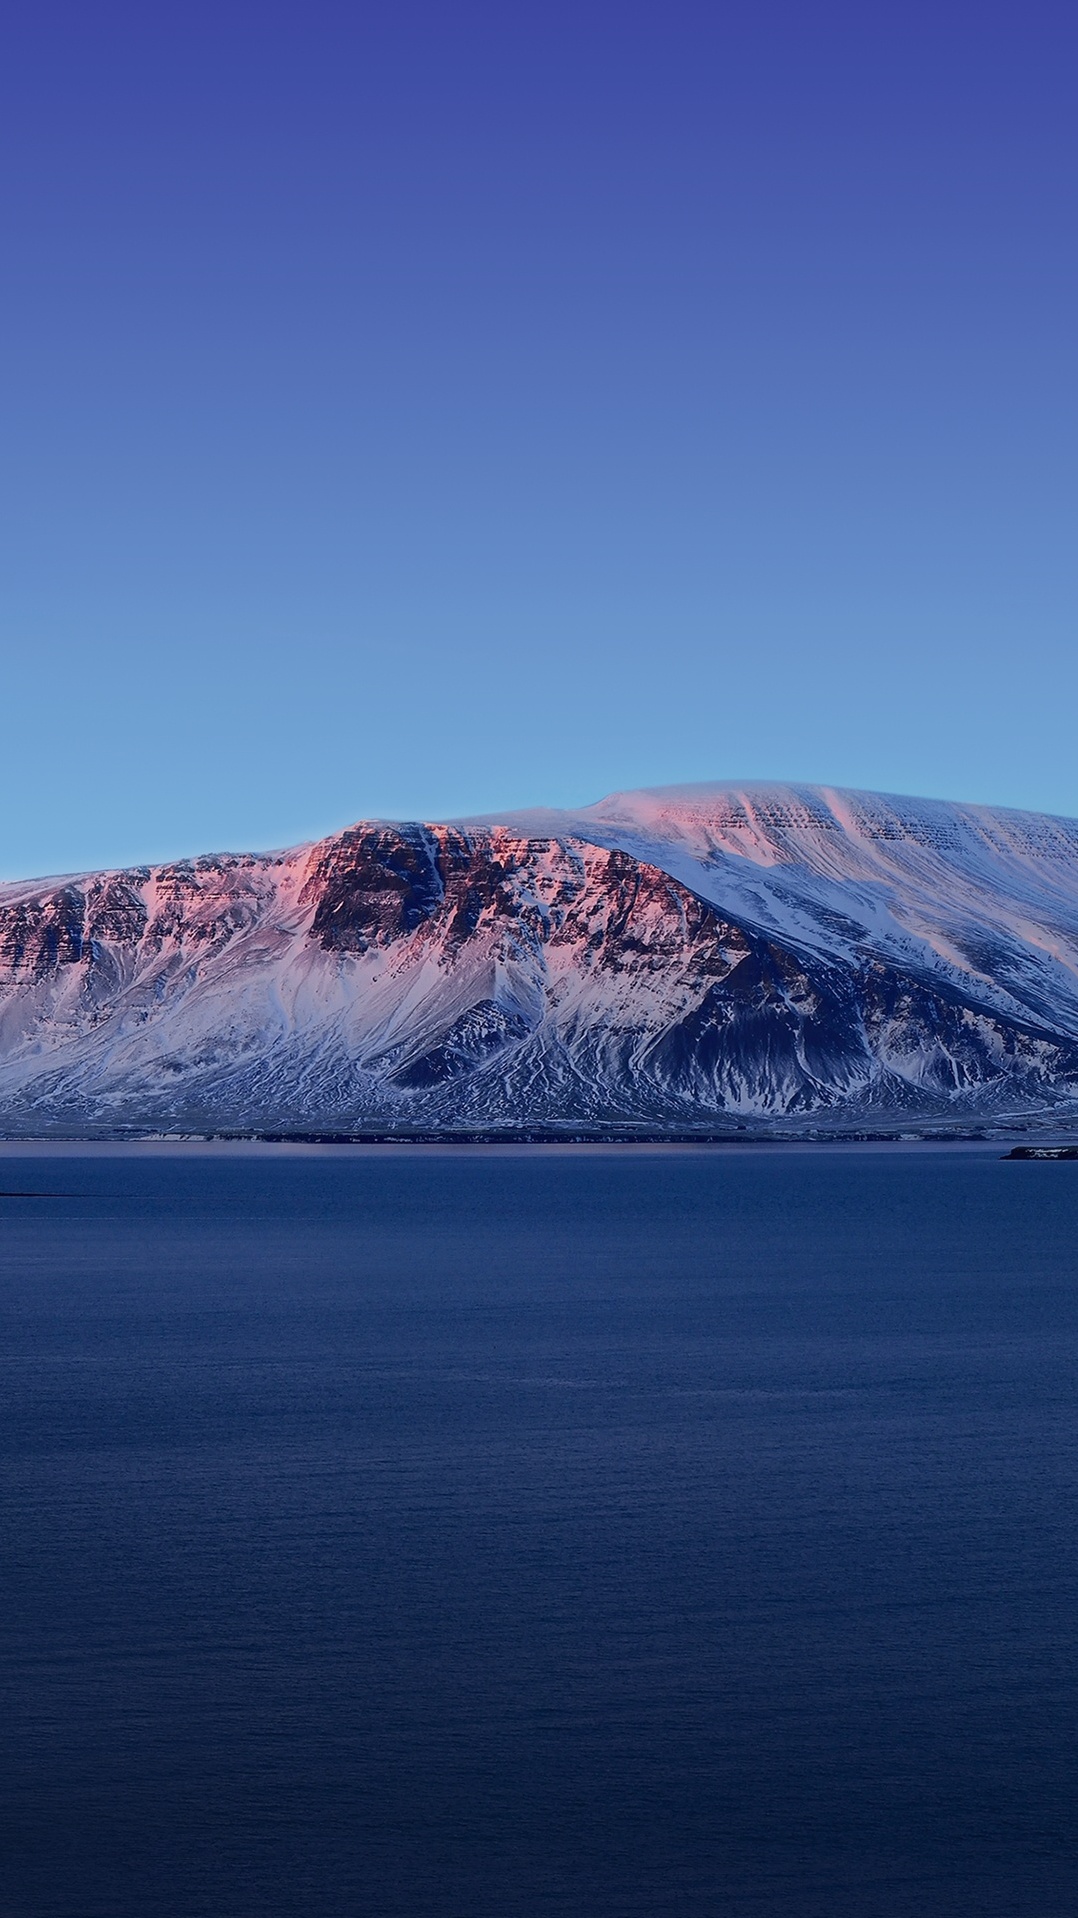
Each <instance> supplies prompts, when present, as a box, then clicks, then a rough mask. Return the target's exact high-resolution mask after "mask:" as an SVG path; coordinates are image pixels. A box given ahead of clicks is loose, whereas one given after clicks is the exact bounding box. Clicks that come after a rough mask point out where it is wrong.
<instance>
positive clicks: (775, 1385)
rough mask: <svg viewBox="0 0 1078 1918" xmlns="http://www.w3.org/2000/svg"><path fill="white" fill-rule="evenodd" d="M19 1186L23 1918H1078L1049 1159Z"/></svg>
mask: <svg viewBox="0 0 1078 1918" xmlns="http://www.w3.org/2000/svg"><path fill="white" fill-rule="evenodd" d="M0 1150H2V1149H0ZM0 1187H3V1188H5V1189H8V1190H11V1189H19V1190H26V1189H31V1190H35V1191H42V1192H53V1193H64V1194H71V1195H75V1196H70V1197H55V1198H47V1199H14V1198H13V1199H4V1200H2V1201H0V1306H2V1340H3V1343H2V1357H3V1393H2V1402H0V1417H2V1491H0V1500H2V1519H3V1534H2V1535H3V1541H4V1543H3V1552H4V1561H3V1563H4V1575H3V1581H2V1600H0V1623H2V1629H3V1652H4V1696H3V1701H2V1719H0V1741H2V1746H3V1779H2V1784H3V1808H4V1847H3V1850H4V1861H5V1862H4V1866H3V1874H4V1885H5V1889H4V1892H3V1896H2V1904H3V1909H4V1910H5V1912H10V1913H11V1914H12V1915H13V1918H159V1915H163V1914H168V1915H171V1914H182V1918H351V1914H357V1915H358V1914H362V1915H363V1918H427V1915H428V1914H430V1915H431V1918H435V1915H437V1918H484V1915H485V1914H490V1918H503V1915H504V1918H512V1915H513V1914H519V1915H520V1918H533V1914H534V1918H540V1915H542V1918H547V1915H548V1914H549V1918H555V1914H557V1918H562V1915H563V1914H564V1918H622V1915H623V1914H624V1915H625V1918H628V1915H629V1914H640V1918H659V1915H660V1914H667V1913H669V1914H677V1915H678V1918H703V1914H708V1918H711V1915H712V1914H715V1915H716V1918H718V1915H719V1914H721V1918H742V1915H744V1918H750V1914H751V1918H762V1915H763V1914H768V1915H769V1914H791V1915H796V1918H802V1915H803V1918H884V1915H886V1918H892V1915H893V1914H896V1915H897V1914H901V1915H902V1918H907V1915H908V1918H937V1915H938V1918H964V1915H965V1914H970V1918H973V1915H974V1914H976V1918H986V1914H988V1915H994V1914H1004V1913H1008V1914H1010V1913H1015V1914H1018V1913H1020V1914H1023V1915H1024V1918H1055V1914H1060V1915H1062V1914H1066V1915H1067V1918H1073V1913H1074V1911H1075V1909H1076V1908H1078V1849H1076V1807H1078V1732H1076V1727H1078V1523H1076V1520H1078V1513H1076V1493H1078V1269H1076V1268H1078V1165H1074V1166H1071V1165H1065V1164H1064V1165H1042V1164H1004V1163H1000V1161H999V1159H998V1158H997V1156H996V1155H995V1153H994V1152H993V1151H992V1150H986V1151H985V1152H960V1151H950V1150H948V1149H945V1148H943V1149H940V1150H939V1151H937V1152H924V1151H921V1152H916V1151H911V1152H901V1151H894V1152H879V1153H875V1154H873V1153H870V1152H858V1151H852V1150H851V1151H841V1150H840V1151H818V1152H813V1151H804V1152H786V1151H775V1152H771V1153H769V1152H767V1151H765V1150H760V1151H751V1150H746V1151H737V1150H716V1151H712V1152H706V1151H700V1152H690V1151H667V1152H661V1151H660V1152H647V1151H642V1150H640V1151H636V1152H633V1151H626V1152H602V1151H598V1152H590V1153H589V1152H579V1153H576V1154H563V1153H560V1152H555V1151H547V1152H543V1151H538V1152H530V1153H528V1152H520V1153H516V1154H514V1153H496V1152H490V1151H487V1152H484V1151H482V1150H478V1151H464V1150H456V1151H447V1152H441V1153H438V1152H426V1153H424V1152H411V1153H408V1152H398V1151H395V1150H394V1149H392V1148H387V1149H377V1148H375V1149H371V1150H369V1151H367V1152H359V1153H353V1152H347V1151H341V1152H338V1153H334V1152H333V1151H329V1152H323V1153H310V1154H307V1155H303V1154H295V1153H294V1154H279V1153H274V1152H272V1151H270V1150H266V1151H265V1152H264V1153H263V1154H262V1155H261V1156H259V1155H247V1156H234V1157H227V1156H221V1155H218V1156H216V1157H214V1156H212V1155H210V1154H208V1153H206V1154H202V1155H197V1154H186V1155H184V1154H178V1153H177V1154H171V1155H169V1154H161V1155H158V1156H156V1157H149V1156H142V1157H138V1156H127V1157H116V1158H62V1159H61V1158H53V1159H47V1158H44V1157H40V1158H36V1159H27V1158H22V1157H19V1158H16V1157H11V1158H7V1159H4V1160H3V1162H2V1163H0Z"/></svg>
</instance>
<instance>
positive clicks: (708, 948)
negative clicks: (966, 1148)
mask: <svg viewBox="0 0 1078 1918" xmlns="http://www.w3.org/2000/svg"><path fill="white" fill-rule="evenodd" d="M1023 1115H1025V1116H1026V1117H1027V1118H1028V1119H1030V1120H1034V1119H1035V1118H1036V1116H1037V1115H1041V1116H1045V1117H1049V1116H1050V1117H1054V1118H1056V1119H1058V1120H1062V1119H1065V1118H1068V1117H1071V1116H1073V1117H1074V1118H1076V1119H1078V821H1072V820H1067V819H1055V818H1049V817H1045V816H1042V815H1039V814H1033V813H1022V812H1011V811H1003V810H1000V809H994V808H989V807H984V806H959V805H950V804H944V803H943V802H936V801H928V800H916V799H900V798H894V797H882V796H879V795H876V794H872V793H860V792H849V791H834V790H830V789H824V788H817V787H803V786H775V785H767V786H762V785H754V786H737V787H734V786H725V785H714V786H695V787H683V788H668V789H663V790H660V791H652V792H637V793H616V794H614V795H612V796H611V797H610V798H608V799H605V800H603V801H601V802H600V803H599V804H598V805H595V806H590V807H587V808H585V809H584V810H583V811H582V812H580V813H574V814H569V813H564V812H533V813H520V814H509V815H505V816H502V817H500V818H490V819H483V820H471V821H461V822H457V823H455V824H450V825H430V824H390V823H386V822H381V821H377V822H370V823H365V824H362V825H357V826H353V827H351V828H349V829H348V830H347V831H345V832H342V833H339V834H337V835H335V836H334V837H332V838H330V839H326V840H323V841H321V842H319V843H318V844H316V845H312V846H301V847H298V848H296V849H294V850H292V851H288V852H282V853H267V854H246V855H242V856H233V855H218V856H212V857H206V858H198V859H192V860H189V861H182V862H180V863H178V864H173V865H168V866H158V867H153V868H139V869H137V870H133V871H129V872H107V873H94V874H90V875H88V876H82V877H78V878H66V879H62V880H51V881H38V882H35V883H25V884H9V885H6V886H2V887H0V1130H2V1131H4V1132H6V1133H8V1134H20V1133H41V1132H53V1131H57V1132H67V1133H78V1132H84V1131H109V1130H119V1129H121V1128H122V1129H130V1128H134V1129H143V1130H155V1131H161V1130H164V1131H175V1130H182V1131H220V1130H261V1131H267V1130H270V1131H296V1130H302V1131H321V1130H324V1131H333V1132H348V1131H372V1130H373V1131H388V1130H394V1129H396V1130H400V1131H403V1132H407V1131H412V1130H424V1131H430V1130H441V1129H450V1128H454V1127H455V1128H463V1129H482V1130H488V1131H489V1130H499V1129H506V1130H510V1131H512V1130H517V1131H519V1130H526V1129H528V1128H534V1129H547V1130H550V1129H554V1130H557V1129H561V1128H566V1129H568V1130H573V1129H579V1128H585V1129H601V1128H602V1127H606V1126H616V1127H627V1126H640V1127H643V1128H645V1129H648V1130H655V1129H662V1128H669V1129H672V1130H676V1131H691V1130H694V1129H701V1130H705V1131H712V1132H713V1131H722V1130H724V1129H726V1128H731V1129H732V1128H735V1127H741V1128H745V1127H748V1128H749V1129H751V1130H757V1129H760V1128H762V1127H764V1126H768V1125H770V1126H778V1127H780V1128H781V1129H782V1130H783V1131H791V1130H811V1129H817V1130H819V1129H828V1128H829V1127H834V1126H838V1127H849V1126H850V1125H853V1124H862V1123H865V1122H872V1123H877V1124H878V1123H882V1122H884V1121H886V1122H888V1123H898V1124H901V1125H902V1126H903V1127H904V1128H910V1129H916V1128H917V1126H938V1125H940V1124H941V1123H949V1122H954V1121H963V1122H970V1121H976V1122H978V1123H983V1122H987V1121H989V1120H996V1121H999V1120H1004V1119H1007V1118H1010V1117H1021V1116H1023Z"/></svg>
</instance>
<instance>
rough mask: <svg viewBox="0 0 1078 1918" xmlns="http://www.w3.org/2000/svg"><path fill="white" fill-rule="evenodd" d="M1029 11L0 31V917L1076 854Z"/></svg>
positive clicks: (439, 13)
mask: <svg viewBox="0 0 1078 1918" xmlns="http://www.w3.org/2000/svg"><path fill="white" fill-rule="evenodd" d="M1076 82H1078V16H1076V15H1075V12H1074V8H1073V6H1072V5H1070V4H1067V5H1064V4H1060V5H1042V4H1038V0H1022V4H1010V5H1004V6H1000V5H993V4H992V0H983V3H982V4H978V5H976V6H974V5H958V6H956V5H950V4H948V0H934V4H931V5H928V4H922V3H921V0H905V3H904V4H901V5H898V4H894V5H891V4H881V5H878V6H867V7H866V6H865V5H864V4H863V0H859V4H856V5H852V4H851V5H848V6H840V5H830V4H828V0H820V3H819V4H814V5H805V4H803V0H795V3H793V4H789V5H772V4H769V0H753V4H751V5H750V4H743V3H742V0H739V3H738V4H737V5H734V4H725V3H724V0H712V3H711V4H707V5H683V4H679V3H678V0H663V4H654V5H649V6H638V5H633V4H632V3H631V0H629V3H628V4H621V5H610V6H604V5H595V4H591V0H572V4H562V0H544V4H543V5H542V6H538V5H534V6H524V5H511V4H510V5H506V4H504V0H500V3H499V4H489V5H487V4H483V5H472V4H469V0H454V4H452V5H446V4H442V3H440V4H438V5H412V4H410V3H409V0H393V4H388V3H387V4H384V5H379V4H372V5H357V4H354V0H353V3H350V4H342V5H326V4H322V3H321V0H304V4H303V5H300V4H293V5H287V6H285V5H278V4H274V3H273V0H266V3H265V4H260V5H259V6H257V7H256V6H254V5H253V4H249V5H246V6H242V7H241V6H236V5H233V4H230V0H214V4H213V5H203V4H199V3H198V0H196V3H195V4H185V5H184V6H183V7H179V6H176V7H161V6H146V5H145V4H143V0H139V4H138V5H134V4H132V5H128V6H121V5H114V4H111V3H110V0H98V3H97V4H95V5H93V6H87V5H85V4H83V0H79V3H78V4H73V5H55V4H53V3H52V0H36V4H34V5H32V6H26V7H23V8H13V9H10V10H9V12H8V15H7V16H6V23H5V27H4V36H3V44H2V57H0V180H2V186H0V195H2V200H0V214H2V275H3V287H2V299H0V347H2V351H0V381H2V389H3V402H2V415H0V465H2V477H0V486H2V500H0V650H2V663H3V675H2V682H0V683H2V686H3V694H4V721H3V732H2V753H0V781H2V795H0V798H2V803H0V871H2V872H3V873H4V874H6V875H9V876H13V875H18V874H26V873H32V872H43V871H57V870H65V869H67V870H70V869H73V868H76V867H81V866H84V865H88V864H110V863H119V862H123V861H133V860H141V859H147V858H154V857H161V856H170V855H174V854H177V853H181V852H189V851H196V850H202V849H209V848H214V847H219V846H233V847H258V846H267V845H274V844H283V843H289V842H292V841H295V840H298V839H301V838H306V837H309V836H313V835H315V834H319V833H322V832H325V831H328V830H331V829H333V828H334V827H337V826H340V825H343V824H345V823H346V822H348V821H349V820H351V819H354V818H357V817H360V816H364V815H369V814H385V815H391V816H400V815H405V816H417V815H425V816H427V817H439V816H441V817H445V816H450V815H453V814H460V813H464V812H471V811H476V810H486V809H493V808H497V807H501V806H507V807H508V806H521V805H527V804H532V803H538V802H545V803H550V804H573V803H577V802H581V801H586V800H589V799H592V798H595V797H598V796H599V795H600V794H602V793H603V792H604V791H607V790H609V789H610V788H612V787H616V786H633V785H648V784H659V783H666V782H673V781H680V780H695V779H708V778H725V777H737V778H749V777H757V778H792V779H805V780H826V781H830V782H836V783H840V784H847V785H865V786H875V787H881V788H885V789H890V790H899V791H903V790H904V791H915V792H923V793H934V794H941V795H946V796H951V797H966V798H972V799H984V800H995V801H998V802H1001V803H1005V804H1013V805H1029V806H1034V807H1044V808H1048V809H1052V810H1055V811H1063V812H1068V811H1069V812H1071V813H1075V814H1078V754H1076V751H1075V723H1076V711H1078V699H1076V694H1078V620H1076V613H1078V543H1076V524H1078V519H1076V505H1078V499H1076V493H1078V487H1076V478H1078V418H1076V414H1078V395H1076V382H1075V373H1076V357H1078V299H1076V279H1078V253H1076V238H1078V222H1076V213H1078V135H1076V131H1075V108H1074V102H1075V97H1076Z"/></svg>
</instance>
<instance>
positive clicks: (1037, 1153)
mask: <svg viewBox="0 0 1078 1918" xmlns="http://www.w3.org/2000/svg"><path fill="white" fill-rule="evenodd" d="M1003 1157H1004V1158H1005V1159H1078V1145H1016V1146H1015V1147H1014V1149H1013V1151H1011V1152H1005V1153H1004V1154H1003Z"/></svg>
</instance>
